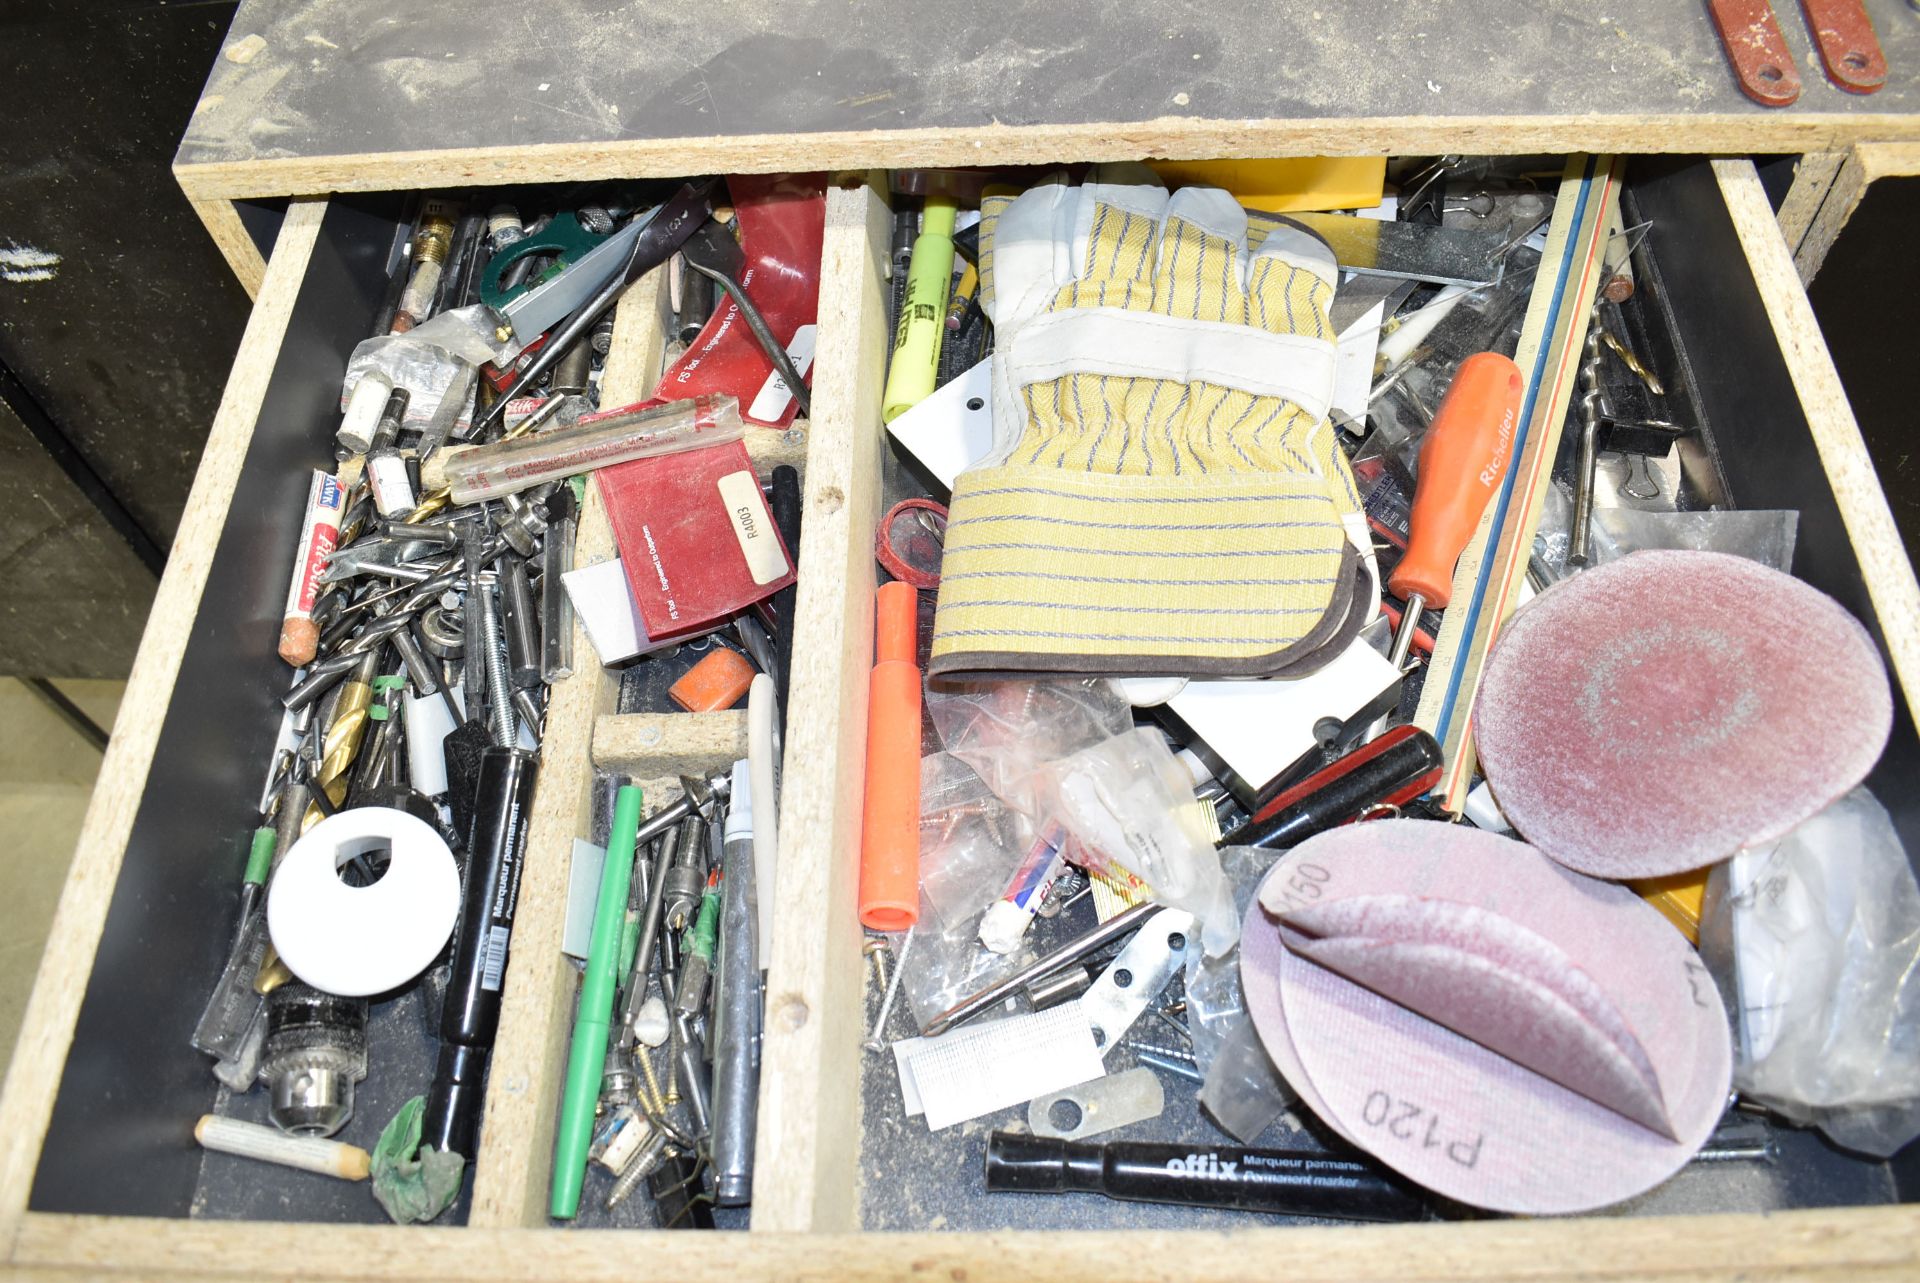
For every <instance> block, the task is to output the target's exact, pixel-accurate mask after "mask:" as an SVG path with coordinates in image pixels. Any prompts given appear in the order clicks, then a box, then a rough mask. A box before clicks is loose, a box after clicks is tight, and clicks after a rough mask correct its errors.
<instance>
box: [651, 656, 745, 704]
mask: <svg viewBox="0 0 1920 1283" xmlns="http://www.w3.org/2000/svg"><path fill="white" fill-rule="evenodd" d="M751 685H753V665H752V664H749V663H748V662H747V661H746V658H745V657H744V656H743V655H741V654H740V652H739V651H737V650H728V649H727V648H726V647H725V646H722V647H721V648H720V649H718V650H716V651H714V652H713V653H712V654H711V655H708V656H707V657H706V658H705V659H703V660H701V661H700V662H699V663H697V664H695V665H694V666H693V667H692V668H689V669H688V670H687V671H686V672H684V673H682V674H681V675H680V680H679V681H677V682H675V683H674V684H673V685H671V686H669V687H667V695H668V696H669V697H670V698H671V699H672V700H673V702H674V703H676V704H678V705H679V706H680V707H682V708H684V709H686V710H687V711H688V712H689V713H717V712H719V711H720V710H721V709H723V708H732V707H733V706H734V705H735V704H736V703H738V702H739V699H740V697H741V696H742V695H744V694H746V693H747V687H749V686H751Z"/></svg>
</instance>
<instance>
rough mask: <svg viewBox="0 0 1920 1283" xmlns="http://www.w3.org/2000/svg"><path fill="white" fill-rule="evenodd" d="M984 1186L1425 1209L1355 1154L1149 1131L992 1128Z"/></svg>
mask: <svg viewBox="0 0 1920 1283" xmlns="http://www.w3.org/2000/svg"><path fill="white" fill-rule="evenodd" d="M987 1189H988V1190H989V1191H1002V1190H1019V1191H1023V1192H1026V1193H1036V1194H1060V1193H1065V1192H1067V1191H1069V1190H1085V1191H1089V1192H1091V1193H1096V1194H1105V1195H1106V1196H1107V1197H1108V1198H1120V1199H1127V1200H1129V1201H1131V1202H1136V1203H1178V1204H1182V1205H1184V1206H1187V1207H1226V1208H1232V1209H1234V1210H1236V1211H1243V1212H1274V1213H1278V1214H1280V1215H1283V1216H1331V1217H1337V1218H1340V1219H1342V1220H1350V1221H1418V1220H1425V1219H1427V1217H1428V1215H1429V1212H1428V1209H1427V1205H1426V1203H1425V1202H1423V1201H1422V1200H1421V1198H1420V1197H1419V1196H1418V1195H1417V1194H1415V1193H1413V1192H1412V1191H1410V1190H1407V1189H1403V1188H1402V1187H1401V1186H1400V1185H1398V1184H1397V1183H1395V1182H1394V1181H1393V1180H1391V1179H1389V1178H1388V1177H1387V1176H1385V1175H1384V1174H1383V1173H1382V1172H1381V1171H1380V1169H1379V1168H1377V1167H1375V1166H1373V1165H1372V1164H1370V1163H1366V1162H1362V1161H1360V1160H1358V1159H1352V1158H1338V1157H1335V1156H1334V1155H1331V1154H1313V1153H1289V1152H1286V1151H1283V1150H1271V1149H1236V1148H1231V1147H1228V1146H1218V1145H1162V1144H1155V1143H1152V1142H1148V1141H1115V1142H1114V1143H1112V1144H1109V1145H1089V1144H1083V1143H1078V1142H1074V1141H1067V1140H1055V1139H1052V1138H1049V1137H1045V1136H1028V1135H1023V1134H1018V1133H1014V1132H995V1133H993V1135H992V1137H991V1138H989V1139H988V1141H987Z"/></svg>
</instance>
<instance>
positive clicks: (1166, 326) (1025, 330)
mask: <svg viewBox="0 0 1920 1283" xmlns="http://www.w3.org/2000/svg"><path fill="white" fill-rule="evenodd" d="M1262 232H1264V235H1261V233H1262ZM1255 234H1256V239H1257V240H1258V244H1257V247H1255V248H1253V249H1252V250H1251V251H1250V250H1249V244H1248V242H1249V228H1248V219H1247V214H1246V211H1245V210H1243V209H1242V208H1241V207H1240V206H1239V204H1238V203H1237V202H1235V201H1234V199H1233V198H1232V197H1231V196H1230V195H1228V194H1227V193H1226V192H1224V191H1221V190H1219V189H1217V188H1205V187H1189V188H1185V189H1183V190H1181V191H1180V192H1178V193H1176V194H1174V195H1172V196H1171V197H1170V196H1169V195H1168V193H1167V192H1166V190H1165V189H1164V188H1163V187H1161V185H1160V183H1159V180H1158V179H1157V178H1155V177H1154V176H1153V175H1152V173H1151V172H1150V171H1148V170H1147V169H1146V168H1145V167H1143V166H1139V165H1122V166H1103V167H1101V168H1099V169H1097V170H1096V171H1095V172H1094V173H1093V174H1092V175H1090V181H1088V182H1087V183H1086V184H1085V185H1083V186H1080V187H1071V186H1068V185H1066V183H1065V182H1064V180H1063V179H1056V180H1050V181H1048V182H1045V183H1042V184H1041V185H1039V186H1037V187H1034V188H1031V189H1029V190H1028V191H1026V192H1024V193H1022V194H1021V195H1020V196H1018V197H1017V198H1015V199H1014V200H1012V201H1011V202H1010V203H1006V204H1004V205H1003V204H1002V202H1001V201H999V200H996V199H993V198H989V200H988V201H987V202H986V203H985V207H984V208H983V210H982V226H981V285H982V295H983V301H984V305H985V307H986V310H987V313H988V315H989V316H990V317H991V319H992V320H993V322H994V328H995V336H996V338H995V352H994V356H993V367H992V388H993V427H994V448H993V450H992V451H991V453H989V454H988V455H987V456H986V457H985V458H984V459H982V460H981V461H980V462H979V463H977V464H975V465H974V466H973V467H971V468H969V469H968V470H967V471H966V472H964V473H962V474H961V475H960V476H959V477H958V478H957V480H956V482H955V485H954V489H953V503H952V506H951V514H950V517H949V520H948V524H947V535H946V555H945V558H944V561H943V565H942V572H941V581H940V597H939V610H938V614H937V617H936V621H935V624H934V636H933V654H932V660H931V663H930V666H929V672H930V673H931V674H933V675H936V676H957V675H997V676H1012V675H1017V674H1041V673H1088V674H1167V675H1181V676H1185V675H1207V676H1215V677H1231V676H1244V677H1268V676H1301V675H1305V674H1307V673H1310V672H1313V671H1315V670H1316V669H1318V668H1319V667H1321V666H1322V665H1324V664H1326V663H1328V662H1330V661H1331V660H1332V659H1333V658H1334V657H1335V656H1337V655H1338V654H1339V653H1340V652H1341V651H1342V650H1343V649H1344V648H1345V647H1346V645H1347V643H1348V642H1349V641H1350V640H1351V639H1352V638H1353V635H1354V634H1355V633H1356V632H1357V631H1358V630H1359V628H1360V626H1361V625H1362V624H1364V623H1365V622H1366V621H1367V620H1368V619H1369V618H1371V617H1372V615H1373V614H1374V612H1375V611H1376V610H1377V609H1378V604H1379V589H1378V585H1377V582H1376V580H1375V578H1374V572H1373V569H1372V558H1371V555H1370V549H1369V544H1368V535H1367V527H1366V520H1365V517H1364V515H1363V514H1362V513H1361V509H1360V499H1359V495H1358V493H1357V492H1356V490H1355V488H1354V484H1353V477H1352V474H1351V472H1350V471H1349V470H1348V467H1347V462H1346V458H1345V456H1344V455H1342V454H1341V452H1340V448H1339V446H1338V444H1337V442H1336V440H1335V437H1334V431H1333V428H1332V426H1331V425H1330V424H1329V423H1328V421H1327V407H1328V403H1329V401H1330V399H1331V397H1332V395H1333V386H1334V348H1335V343H1334V334H1333V330H1332V327H1331V325H1330V324H1329V323H1328V319H1327V312H1328V308H1329V307H1330V306H1331V305H1332V302H1333V292H1334V283H1335V281H1336V280H1337V279H1338V273H1337V270H1336V268H1335V265H1334V258H1333V253H1332V251H1331V250H1330V249H1329V248H1328V247H1327V245H1326V243H1325V242H1324V241H1322V240H1321V239H1320V238H1319V237H1317V236H1315V235H1314V234H1313V233H1311V232H1309V231H1307V230H1306V229H1304V228H1302V227H1300V226H1298V225H1296V224H1291V223H1288V222H1286V221H1284V220H1263V222H1262V225H1261V227H1259V228H1256V229H1255Z"/></svg>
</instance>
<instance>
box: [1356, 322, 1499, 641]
mask: <svg viewBox="0 0 1920 1283" xmlns="http://www.w3.org/2000/svg"><path fill="white" fill-rule="evenodd" d="M1523 382H1524V381H1523V380H1522V379H1521V377H1520V367H1519V366H1517V365H1515V364H1514V363H1513V362H1512V361H1511V360H1509V359H1508V358H1506V357H1504V356H1502V355H1500V354H1499V353H1498V352H1477V353H1475V354H1474V355H1472V356H1470V357H1468V358H1467V359H1466V360H1464V361H1462V362H1461V363H1460V368H1459V369H1458V370H1456V371H1455V372H1454V375H1453V386H1452V387H1450V388H1448V389H1447V395H1446V397H1445V398H1444V399H1443V400H1442V401H1441V402H1440V411H1439V413H1437V414H1435V415H1434V416H1433V426H1432V427H1430V428H1428V429H1427V435H1426V439H1425V440H1423V441H1422V442H1421V443H1420V478H1419V481H1418V482H1417V483H1416V484H1415V486H1414V490H1413V517H1412V534H1411V536H1410V537H1409V538H1408V540H1407V555H1406V556H1405V557H1403V558H1401V559H1400V564H1399V565H1398V566H1395V567H1394V570H1393V574H1392V576H1391V577H1389V579H1388V580H1387V586H1388V587H1389V588H1391V589H1393V592H1394V595H1395V596H1397V597H1399V598H1400V599H1401V600H1402V601H1405V600H1406V599H1407V596H1408V595H1409V594H1410V593H1419V594H1420V595H1421V596H1422V597H1424V598H1425V599H1426V602H1427V605H1429V606H1445V605H1446V604H1447V602H1448V601H1449V600H1451V599H1452V597H1453V570H1454V564H1455V563H1456V562H1458V561H1459V560H1460V553H1461V552H1462V551H1463V550H1464V549H1465V548H1466V546H1467V541H1468V540H1470V539H1472V538H1473V532H1474V529H1475V527H1477V526H1478V525H1479V524H1480V515H1481V514H1482V513H1483V512H1485V511H1486V510H1487V502H1488V500H1490V499H1492V498H1493V492H1494V491H1496V490H1498V489H1499V488H1500V483H1501V481H1503V480H1504V479H1505V478H1506V475H1507V468H1508V466H1509V465H1511V464H1512V462H1513V432H1514V428H1515V427H1516V426H1517V424H1518V423H1519V420H1520V392H1521V388H1522V385H1523Z"/></svg>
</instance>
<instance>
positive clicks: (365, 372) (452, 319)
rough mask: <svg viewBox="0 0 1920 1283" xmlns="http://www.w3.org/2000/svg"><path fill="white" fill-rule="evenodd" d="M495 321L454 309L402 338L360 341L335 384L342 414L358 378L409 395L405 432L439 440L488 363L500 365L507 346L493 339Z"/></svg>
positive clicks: (476, 309) (476, 310)
mask: <svg viewBox="0 0 1920 1283" xmlns="http://www.w3.org/2000/svg"><path fill="white" fill-rule="evenodd" d="M498 330H499V319H498V317H497V316H496V315H494V314H493V313H492V309H491V308H488V307H485V306H484V305H481V304H475V305H473V306H472V307H462V308H456V309H454V310H453V311H450V312H443V313H441V314H440V315H439V316H436V317H434V318H433V319H431V320H429V321H427V322H425V323H424V324H422V325H420V326H417V327H416V328H414V329H412V330H409V331H408V332H407V333H405V334H376V335H375V336H373V337H372V338H369V339H362V340H361V341H360V343H359V345H358V346H356V347H355V348H354V349H353V355H352V356H351V357H349V358H348V359H347V372H346V376H345V378H343V379H342V380H341V384H340V408H341V410H343V411H344V410H345V409H346V408H347V402H348V401H349V400H351V399H352V397H353V390H354V388H356V387H358V386H359V384H360V380H361V379H363V378H368V377H371V378H374V379H377V380H378V381H379V382H380V383H381V384H383V385H384V386H385V387H387V388H389V389H391V388H405V389H406V390H407V392H408V400H407V412H406V419H405V426H406V427H407V428H408V429H411V430H417V431H420V432H423V433H426V434H428V435H429V436H432V437H435V438H438V439H444V437H445V436H446V434H447V432H448V431H450V430H451V429H452V427H453V424H454V423H455V422H456V421H457V420H458V419H459V417H460V414H461V412H462V411H463V410H464V409H465V408H466V407H467V406H468V405H469V404H471V403H472V401H473V387H474V380H475V378H476V377H477V374H478V371H479V368H480V367H481V366H482V365H484V364H486V363H487V362H489V361H492V362H495V363H497V364H500V365H505V364H506V363H507V362H508V361H509V360H511V359H512V355H513V351H514V349H513V347H512V345H511V344H502V343H501V342H500V341H499V339H498Z"/></svg>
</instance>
